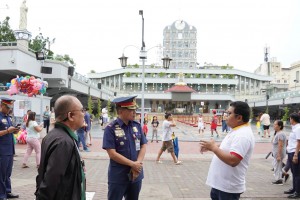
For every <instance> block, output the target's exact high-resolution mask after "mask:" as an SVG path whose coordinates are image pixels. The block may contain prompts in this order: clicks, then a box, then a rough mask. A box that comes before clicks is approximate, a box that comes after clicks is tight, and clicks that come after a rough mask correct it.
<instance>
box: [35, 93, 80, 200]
mask: <svg viewBox="0 0 300 200" xmlns="http://www.w3.org/2000/svg"><path fill="white" fill-rule="evenodd" d="M54 112H55V121H56V123H55V127H54V129H52V130H51V131H50V132H49V134H47V136H46V137H45V138H44V139H43V142H42V151H41V163H40V167H39V169H38V176H37V178H36V192H35V195H36V200H50V199H53V200H65V199H69V200H85V175H84V165H82V164H81V163H82V161H81V158H80V154H79V150H78V147H77V145H76V141H77V135H76V134H75V133H74V131H75V130H77V129H79V128H80V127H82V126H83V123H84V111H83V107H82V104H81V103H80V101H79V100H78V99H77V98H76V97H74V96H69V95H66V96H62V97H60V98H58V99H57V100H56V102H55V105H54Z"/></svg>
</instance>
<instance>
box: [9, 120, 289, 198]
mask: <svg viewBox="0 0 300 200" xmlns="http://www.w3.org/2000/svg"><path fill="white" fill-rule="evenodd" d="M149 128H150V127H149ZM252 128H253V130H254V133H255V138H256V141H257V143H256V146H255V151H254V155H253V156H252V159H251V163H250V166H249V169H248V173H247V178H246V183H247V184H246V187H247V190H246V192H245V193H244V194H242V199H245V200H246V199H247V200H251V199H255V200H258V199H263V200H268V199H285V197H286V195H284V194H283V191H284V190H287V189H289V188H290V187H291V185H292V181H291V179H290V180H288V181H287V183H285V184H284V185H283V186H277V185H272V184H271V181H272V180H273V174H272V171H271V167H272V166H271V163H272V158H271V157H270V158H269V159H265V156H266V154H267V153H268V152H269V151H270V150H271V144H270V139H263V138H261V137H260V136H259V135H258V134H257V131H256V129H255V126H252ZM173 130H174V132H175V134H176V136H177V137H178V138H179V140H180V141H179V147H180V152H179V159H180V160H182V161H183V164H182V165H174V164H173V163H172V161H171V156H170V155H169V154H167V153H164V154H163V155H162V161H163V163H162V164H156V163H155V158H156V155H157V152H158V150H159V148H160V145H161V142H159V143H156V142H155V141H154V142H153V143H151V142H150V140H151V130H150V133H149V135H148V140H149V143H148V146H147V153H146V156H145V160H144V173H145V178H144V181H143V187H142V191H141V194H140V199H144V200H167V199H175V200H180V199H188V200H204V199H210V198H209V192H210V188H209V187H208V186H207V185H206V184H205V181H206V176H207V172H208V168H209V165H210V161H211V158H212V155H213V154H211V153H206V154H200V153H199V140H200V138H205V139H208V138H210V133H209V131H208V128H207V129H206V131H205V133H204V135H201V136H200V135H199V134H198V130H197V128H195V127H191V126H187V125H184V124H180V123H178V125H177V127H176V128H174V129H173ZM286 131H287V132H288V131H289V130H286ZM102 135H103V130H102V129H101V127H100V126H99V125H98V124H96V125H94V126H93V131H92V136H93V141H92V143H93V145H92V146H91V152H89V153H85V152H84V153H82V156H83V158H84V159H85V161H86V166H87V192H89V193H88V195H89V196H91V198H90V199H93V200H98V199H106V194H107V168H108V164H109V159H108V156H107V154H106V152H105V151H104V150H102V148H101V146H102ZM222 138H224V135H221V136H220V138H215V139H217V141H221V139H222ZM25 149H26V145H21V144H17V145H16V154H17V156H16V157H15V160H16V161H15V162H14V169H13V175H12V187H13V192H14V193H18V194H20V199H25V200H30V199H34V191H35V177H36V175H37V169H36V168H35V158H34V154H33V155H32V156H31V157H30V159H29V162H28V165H29V166H30V168H26V169H23V168H21V165H22V160H23V156H24V152H25Z"/></svg>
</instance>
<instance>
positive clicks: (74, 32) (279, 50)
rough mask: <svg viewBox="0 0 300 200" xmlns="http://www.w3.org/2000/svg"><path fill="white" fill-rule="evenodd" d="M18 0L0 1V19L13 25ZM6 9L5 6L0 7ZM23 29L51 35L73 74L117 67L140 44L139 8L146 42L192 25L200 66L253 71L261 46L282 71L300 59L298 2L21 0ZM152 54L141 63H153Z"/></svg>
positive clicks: (133, 56)
mask: <svg viewBox="0 0 300 200" xmlns="http://www.w3.org/2000/svg"><path fill="white" fill-rule="evenodd" d="M22 1H23V0H0V17H1V21H3V19H4V18H5V16H10V18H11V20H10V25H11V28H12V29H18V26H19V17H20V15H19V7H20V5H21V3H22ZM6 4H7V5H8V7H9V9H5V7H6V6H5V5H6ZM26 5H27V7H28V8H29V10H28V22H27V24H28V25H27V29H28V30H29V31H30V32H32V34H33V36H36V35H37V34H38V33H39V30H40V32H42V33H43V35H44V36H48V37H49V38H50V39H52V38H56V40H55V43H54V44H52V45H51V50H53V51H54V52H55V53H56V54H69V55H70V57H72V58H73V59H74V61H75V62H76V64H77V66H76V71H77V72H79V73H81V74H86V73H88V72H90V70H95V71H96V72H103V71H108V70H112V69H118V68H121V66H120V63H119V60H118V58H119V57H120V56H121V55H122V52H123V49H124V47H125V46H127V45H135V46H137V47H139V48H140V47H141V43H142V42H141V41H142V19H141V16H140V15H139V10H144V19H145V43H146V49H150V48H151V47H154V46H156V45H158V44H162V42H163V29H164V28H165V26H167V25H171V24H172V23H173V22H174V21H176V20H179V19H180V20H184V21H186V22H187V23H188V24H189V25H192V26H195V27H196V28H197V32H198V33H197V39H198V42H197V50H198V55H197V58H198V62H199V63H200V65H203V64H204V62H207V63H212V64H216V65H226V64H229V65H232V66H234V67H235V68H236V69H241V70H245V71H248V72H253V71H254V70H255V69H256V68H257V67H258V66H259V64H261V63H262V62H263V60H264V47H265V46H266V45H267V46H269V47H270V54H271V55H270V57H276V58H277V61H279V62H281V63H282V65H283V67H289V66H290V65H291V63H293V62H297V61H300V39H299V38H300V12H299V9H300V1H298V0H243V1H241V0H226V1H224V0H201V1H199V0H198V1H197V0H184V1H180V0H161V1H157V0H127V1H124V0H109V1H102V0H101V1H99V0H84V1H80V0H76V1H74V0H51V1H50V0H48V1H46V0H27V4H26ZM124 53H125V56H128V57H129V61H128V62H129V63H130V64H135V63H139V64H140V61H139V59H138V56H139V50H138V49H136V48H134V47H128V48H126V49H125V52H124ZM157 60H158V59H157V50H156V48H154V49H151V50H150V51H149V52H148V61H147V63H146V64H151V63H156V62H157Z"/></svg>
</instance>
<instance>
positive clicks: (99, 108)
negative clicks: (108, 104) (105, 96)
mask: <svg viewBox="0 0 300 200" xmlns="http://www.w3.org/2000/svg"><path fill="white" fill-rule="evenodd" d="M100 116H101V100H100V99H98V102H97V112H96V117H97V118H98V119H99V118H100Z"/></svg>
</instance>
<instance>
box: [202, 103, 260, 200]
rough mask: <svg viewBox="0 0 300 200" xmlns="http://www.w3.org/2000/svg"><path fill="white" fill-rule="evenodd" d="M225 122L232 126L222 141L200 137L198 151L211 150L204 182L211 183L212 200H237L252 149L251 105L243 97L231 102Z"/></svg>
mask: <svg viewBox="0 0 300 200" xmlns="http://www.w3.org/2000/svg"><path fill="white" fill-rule="evenodd" d="M227 114H228V118H227V125H228V126H229V127H231V128H232V131H231V132H229V133H228V134H227V135H226V136H225V138H224V139H223V141H222V143H221V145H220V146H219V145H218V144H216V143H215V141H214V140H213V139H211V140H210V141H203V140H201V141H200V145H201V149H200V152H201V153H203V152H206V151H212V152H213V153H214V156H213V158H212V161H211V164H210V167H209V171H208V176H207V180H206V184H207V185H209V186H211V187H212V189H211V192H210V197H211V199H213V200H238V199H239V198H240V195H241V194H242V193H243V192H244V191H245V183H246V172H247V169H248V166H249V161H250V157H251V155H252V152H253V149H254V143H255V140H254V136H253V132H252V129H251V126H250V124H249V123H248V121H249V117H250V108H249V106H248V104H247V103H245V102H242V101H236V102H232V103H231V104H230V107H229V109H228V111H227Z"/></svg>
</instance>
